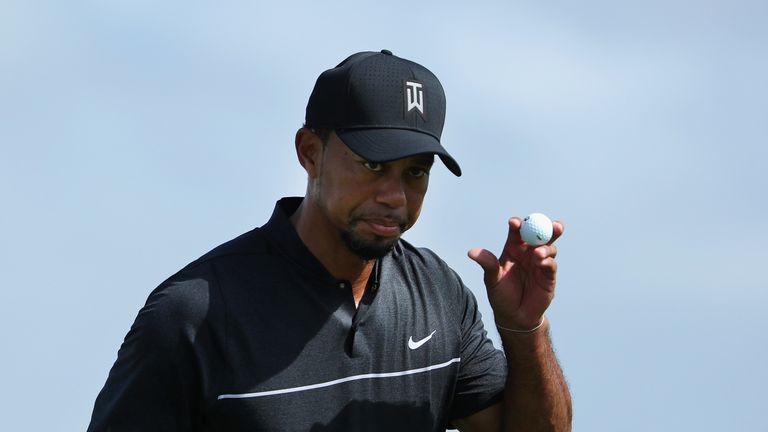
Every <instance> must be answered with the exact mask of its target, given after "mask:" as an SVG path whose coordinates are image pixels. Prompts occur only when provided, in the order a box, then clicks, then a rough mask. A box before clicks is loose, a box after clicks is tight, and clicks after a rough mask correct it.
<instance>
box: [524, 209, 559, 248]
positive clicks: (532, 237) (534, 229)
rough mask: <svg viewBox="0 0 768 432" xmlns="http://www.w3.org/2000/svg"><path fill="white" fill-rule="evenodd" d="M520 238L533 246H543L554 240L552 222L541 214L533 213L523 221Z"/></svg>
mask: <svg viewBox="0 0 768 432" xmlns="http://www.w3.org/2000/svg"><path fill="white" fill-rule="evenodd" d="M520 237H522V239H523V241H524V242H526V243H528V244H529V245H531V246H541V245H545V244H547V243H549V240H550V239H552V221H551V220H549V218H548V217H547V216H545V215H543V214H541V213H531V214H529V215H528V216H526V217H525V219H523V225H522V226H521V227H520Z"/></svg>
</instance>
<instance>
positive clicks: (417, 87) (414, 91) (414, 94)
mask: <svg viewBox="0 0 768 432" xmlns="http://www.w3.org/2000/svg"><path fill="white" fill-rule="evenodd" d="M423 87H424V86H423V85H422V84H421V83H419V82H415V81H406V82H405V103H406V107H405V112H406V113H409V112H411V110H413V109H414V108H416V109H417V110H419V114H421V116H422V117H424V88H423Z"/></svg>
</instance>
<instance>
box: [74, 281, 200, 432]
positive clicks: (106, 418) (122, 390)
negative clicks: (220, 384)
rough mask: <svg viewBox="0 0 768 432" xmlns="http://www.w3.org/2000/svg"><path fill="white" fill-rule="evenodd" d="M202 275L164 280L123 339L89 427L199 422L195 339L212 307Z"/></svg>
mask: <svg viewBox="0 0 768 432" xmlns="http://www.w3.org/2000/svg"><path fill="white" fill-rule="evenodd" d="M207 287H208V283H207V281H205V280H203V279H192V280H184V281H181V282H166V283H164V284H163V285H161V286H160V287H158V288H157V289H156V290H155V291H153V292H152V294H150V296H149V298H148V299H147V302H146V304H145V305H144V307H143V308H142V309H141V310H140V311H139V313H138V316H137V317H136V320H135V322H134V323H133V325H132V326H131V329H130V331H129V332H128V334H127V335H126V337H125V340H124V341H123V344H122V346H121V347H120V350H119V351H118V354H117V360H116V361H115V363H114V365H113V366H112V369H111V370H110V372H109V376H108V378H107V381H106V383H105V385H104V388H103V389H102V390H101V392H100V393H99V395H98V397H97V398H96V402H95V405H94V409H93V414H92V417H91V423H90V426H89V427H88V431H89V432H91V431H93V432H97V431H110V432H120V431H139V430H140V431H182V430H183V431H190V430H195V427H196V426H195V425H196V424H197V423H198V421H199V418H198V416H199V409H198V407H199V404H200V381H199V373H198V370H197V366H196V362H195V350H194V341H195V336H196V333H197V331H198V328H199V326H200V323H201V322H202V320H203V319H204V317H205V314H206V310H207V305H208V289H207Z"/></svg>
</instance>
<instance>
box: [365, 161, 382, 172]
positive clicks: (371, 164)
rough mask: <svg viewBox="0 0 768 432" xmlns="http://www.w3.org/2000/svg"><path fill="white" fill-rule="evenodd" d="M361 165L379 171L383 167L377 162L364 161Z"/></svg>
mask: <svg viewBox="0 0 768 432" xmlns="http://www.w3.org/2000/svg"><path fill="white" fill-rule="evenodd" d="M363 166H364V167H366V168H368V169H369V170H371V171H381V170H382V169H384V165H382V164H380V163H378V162H370V161H365V162H363Z"/></svg>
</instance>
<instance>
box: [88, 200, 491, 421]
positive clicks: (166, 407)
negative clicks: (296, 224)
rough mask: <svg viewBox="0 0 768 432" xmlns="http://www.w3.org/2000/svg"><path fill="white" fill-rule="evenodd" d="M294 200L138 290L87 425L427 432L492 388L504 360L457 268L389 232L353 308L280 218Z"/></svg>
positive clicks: (469, 408)
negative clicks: (369, 282) (390, 247)
mask: <svg viewBox="0 0 768 432" xmlns="http://www.w3.org/2000/svg"><path fill="white" fill-rule="evenodd" d="M300 200H301V199H300V198H287V199H283V200H281V201H279V202H278V205H277V206H276V208H275V212H274V214H273V216H272V218H271V219H270V220H269V222H268V223H267V224H266V225H264V226H263V227H261V228H257V229H255V230H253V231H251V232H248V233H246V234H244V235H242V236H240V237H238V238H236V239H234V240H232V241H230V242H227V243H225V244H223V245H221V246H219V247H218V248H216V249H214V250H213V251H211V252H209V253H208V254H206V255H204V256H203V257H201V258H199V259H198V260H196V261H195V262H193V263H191V264H189V265H188V266H187V267H185V268H184V269H182V270H181V271H180V272H178V273H177V274H175V275H173V276H172V277H170V278H169V279H168V280H166V281H165V282H163V283H162V284H161V285H160V286H159V287H158V288H157V289H155V290H154V291H153V292H152V293H151V294H150V296H149V299H148V300H147V303H146V305H145V306H144V307H143V308H142V309H141V311H140V312H139V314H138V316H137V318H136V321H135V322H134V324H133V326H132V327H131V330H130V331H129V332H128V335H127V336H126V338H125V341H124V342H123V345H122V346H121V348H120V350H119V352H118V357H117V361H116V362H115V364H114V366H113V367H112V370H111V371H110V373H109V377H108V378H107V382H106V384H105V386H104V388H103V389H102V391H101V393H100V394H99V396H98V398H97V399H96V403H95V406H94V411H93V415H92V419H91V424H90V426H89V428H88V430H89V431H111V432H119V431H214V430H226V431H241V430H242V431H246V430H247V431H267V430H270V431H307V430H310V431H348V430H365V431H378V430H381V431H393V430H398V431H409V430H413V431H438V430H444V429H445V425H446V424H448V423H449V422H450V421H452V420H455V419H457V418H462V417H465V416H467V415H470V414H472V413H474V412H477V411H479V410H481V409H483V408H485V407H487V406H490V405H491V404H493V403H495V402H496V401H499V400H500V398H501V397H502V391H503V387H504V382H505V377H506V361H505V359H504V356H503V354H502V353H501V352H500V351H498V350H496V349H494V348H493V346H492V344H491V342H490V340H489V339H488V338H487V337H486V333H485V330H484V329H483V325H482V321H481V320H480V314H479V312H478V310H477V304H476V302H475V299H474V297H473V296H472V294H471V292H470V291H469V290H468V289H467V288H466V287H465V286H464V285H463V284H462V282H461V280H460V279H459V277H458V276H457V275H456V274H455V273H454V272H453V271H452V270H451V269H450V268H448V267H447V265H446V264H445V263H444V262H443V261H441V260H440V259H439V258H438V257H437V256H436V255H435V254H434V253H432V252H431V251H429V250H427V249H419V248H414V247H413V246H411V245H410V244H409V243H407V242H405V241H402V240H401V241H400V242H399V243H398V245H397V246H396V248H395V250H394V251H393V252H392V253H390V254H389V255H387V256H386V257H384V258H382V259H381V260H380V262H379V263H377V266H378V268H377V272H376V273H377V274H378V283H379V287H378V289H376V290H373V289H371V290H369V291H368V292H367V293H366V294H365V296H364V297H363V300H362V301H361V302H360V304H359V306H358V307H357V308H355V305H354V300H353V298H352V295H351V289H350V285H349V282H348V281H341V280H337V279H335V278H334V277H333V276H331V275H330V274H329V273H328V272H327V271H326V270H325V268H324V267H323V266H322V265H321V264H320V262H319V261H318V260H317V259H316V258H315V257H314V256H313V255H312V254H311V253H310V252H309V250H308V249H307V248H306V247H305V246H304V244H303V243H302V242H301V240H300V239H299V237H298V235H297V234H296V231H295V230H294V229H293V226H292V225H291V224H290V222H289V220H288V216H289V215H290V214H291V213H292V212H293V211H294V210H295V209H296V207H297V206H298V204H299V203H300ZM430 334H432V336H431V338H428V336H429V335H430ZM409 339H411V340H412V341H423V343H422V344H421V345H420V346H419V347H418V348H416V349H411V348H409V347H408V341H409ZM311 385H317V388H306V387H305V386H311ZM302 387H304V388H302ZM265 392H277V393H276V394H270V393H265Z"/></svg>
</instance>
